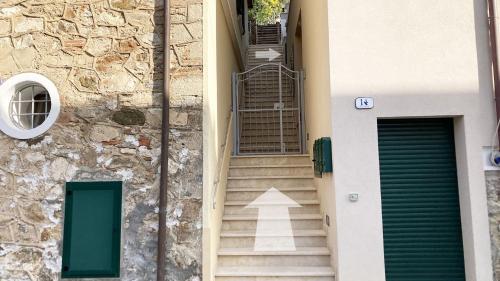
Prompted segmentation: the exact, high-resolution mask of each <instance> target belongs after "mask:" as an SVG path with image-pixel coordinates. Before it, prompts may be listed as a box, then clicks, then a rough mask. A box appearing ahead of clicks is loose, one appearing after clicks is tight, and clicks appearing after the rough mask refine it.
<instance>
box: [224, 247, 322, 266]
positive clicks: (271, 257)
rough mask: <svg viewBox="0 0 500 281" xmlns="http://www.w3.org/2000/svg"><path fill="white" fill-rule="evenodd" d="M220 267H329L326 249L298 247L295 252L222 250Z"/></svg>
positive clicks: (243, 249) (241, 249) (245, 249)
mask: <svg viewBox="0 0 500 281" xmlns="http://www.w3.org/2000/svg"><path fill="white" fill-rule="evenodd" d="M218 255H219V258H218V261H219V266H221V267H222V266H242V265H245V266H282V265H284V264H286V265H287V266H329V265H330V251H329V250H328V248H326V247H296V250H295V251H255V250H254V248H253V247H252V248H221V249H220V250H219V252H218Z"/></svg>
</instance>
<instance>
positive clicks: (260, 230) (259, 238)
mask: <svg viewBox="0 0 500 281" xmlns="http://www.w3.org/2000/svg"><path fill="white" fill-rule="evenodd" d="M300 207H302V206H301V205H300V204H298V203H297V202H295V201H294V200H293V199H290V198H289V197H288V196H286V195H285V194H283V193H281V191H279V190H278V189H276V188H274V187H271V188H270V189H269V190H268V191H266V192H265V193H264V194H262V195H261V196H259V197H258V198H257V199H255V200H254V201H253V202H252V203H250V204H248V205H247V206H246V207H245V208H258V209H259V216H258V219H257V231H256V234H255V244H254V251H295V250H296V248H295V240H294V237H293V231H292V222H291V219H290V213H289V211H288V208H300Z"/></svg>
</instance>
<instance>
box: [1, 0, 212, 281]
mask: <svg viewBox="0 0 500 281" xmlns="http://www.w3.org/2000/svg"><path fill="white" fill-rule="evenodd" d="M162 3H163V1H162V0H3V1H0V79H4V80H5V79H8V78H9V77H11V76H12V75H15V74H18V73H21V72H37V73H41V74H43V75H45V76H47V77H48V78H49V79H51V80H52V81H53V82H54V83H55V84H56V86H57V87H58V90H59V94H60V96H61V103H62V111H61V114H60V117H59V119H58V121H57V123H56V124H55V125H54V126H53V127H52V128H51V129H50V130H49V131H48V132H47V133H46V134H44V135H43V136H41V137H39V138H36V139H31V140H27V141H20V140H15V139H12V138H10V137H8V136H6V135H4V134H3V133H1V132H0V280H16V281H17V280H51V281H52V280H59V279H60V270H61V254H62V243H61V241H62V223H63V208H64V184H65V182H67V181H82V180H122V181H123V182H124V187H123V188H124V190H123V191H124V192H123V193H124V199H123V221H122V224H123V238H122V253H123V254H122V262H121V267H122V269H121V280H155V278H156V277H155V276H156V248H157V245H156V243H157V229H158V218H157V214H158V185H159V183H158V180H159V174H158V171H159V157H160V133H161V131H160V128H161V108H160V105H161V92H162V83H163V71H162V70H163V63H162V56H163V46H162V34H163V6H162V5H163V4H162ZM171 5H172V22H173V25H172V29H171V30H172V46H170V56H171V58H172V64H171V69H172V85H171V89H172V101H171V107H172V111H171V115H172V117H171V120H170V123H171V127H172V129H171V131H170V136H171V150H170V154H169V158H170V164H169V173H170V190H169V192H168V200H169V205H168V219H167V221H168V223H167V224H168V229H169V234H168V253H167V256H168V273H169V279H168V280H169V281H177V280H183V281H184V280H190V281H195V280H201V248H202V247H201V228H202V225H201V221H202V220H201V204H202V150H201V149H202V132H201V127H202V92H203V90H202V87H203V86H202V84H203V79H202V0H171ZM0 94H2V93H0Z"/></svg>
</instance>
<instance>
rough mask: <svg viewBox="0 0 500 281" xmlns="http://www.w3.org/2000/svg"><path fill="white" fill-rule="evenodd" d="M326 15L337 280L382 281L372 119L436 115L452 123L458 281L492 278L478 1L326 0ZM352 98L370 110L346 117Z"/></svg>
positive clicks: (485, 67) (483, 45) (488, 109)
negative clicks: (461, 273)
mask: <svg viewBox="0 0 500 281" xmlns="http://www.w3.org/2000/svg"><path fill="white" fill-rule="evenodd" d="M328 13H329V16H328V19H329V28H330V35H331V36H330V38H329V40H330V51H331V56H330V78H331V85H332V87H331V92H330V99H331V104H332V112H331V120H332V135H333V155H334V169H335V174H334V184H335V214H336V222H337V245H338V249H337V251H336V253H335V255H336V261H337V267H338V268H337V278H338V280H341V281H358V280H368V279H369V280H372V281H382V280H385V276H384V275H385V273H384V251H383V232H382V214H381V198H380V197H381V195H380V179H379V165H378V146H377V126H376V125H377V118H387V117H436V116H441V117H454V118H455V132H456V133H455V135H456V147H457V167H458V171H459V172H458V174H459V190H460V203H461V212H462V227H463V237H464V250H465V261H466V274H467V280H468V281H480V280H481V281H483V280H492V270H491V255H490V239H489V231H488V216H487V206H486V194H485V193H486V192H485V180H484V172H483V166H482V160H481V147H482V146H486V145H489V142H490V141H491V136H492V133H493V130H494V127H495V124H494V123H495V113H494V107H493V102H492V89H491V79H490V77H491V73H490V69H489V64H488V62H489V51H488V41H487V40H488V38H487V17H486V7H485V2H484V1H456V0H453V1H451V0H450V1H447V0H445V1H430V0H410V1H389V0H374V1H369V2H366V1H361V0H335V1H333V0H330V1H328ZM359 96H369V97H374V98H375V108H374V109H372V110H365V111H359V110H356V109H354V99H355V98H356V97H359ZM349 192H359V193H360V200H359V202H357V203H350V202H349V201H348V199H347V196H348V194H349Z"/></svg>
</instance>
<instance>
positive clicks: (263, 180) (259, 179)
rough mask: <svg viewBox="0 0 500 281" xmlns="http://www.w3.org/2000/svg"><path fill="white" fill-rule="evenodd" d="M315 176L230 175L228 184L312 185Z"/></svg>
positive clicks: (279, 186) (241, 185)
mask: <svg viewBox="0 0 500 281" xmlns="http://www.w3.org/2000/svg"><path fill="white" fill-rule="evenodd" d="M313 179H314V177H313V176H254V177H251V176H244V177H228V180H227V186H228V188H231V187H246V186H253V187H266V186H267V187H276V188H281V187H299V186H312V185H313Z"/></svg>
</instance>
